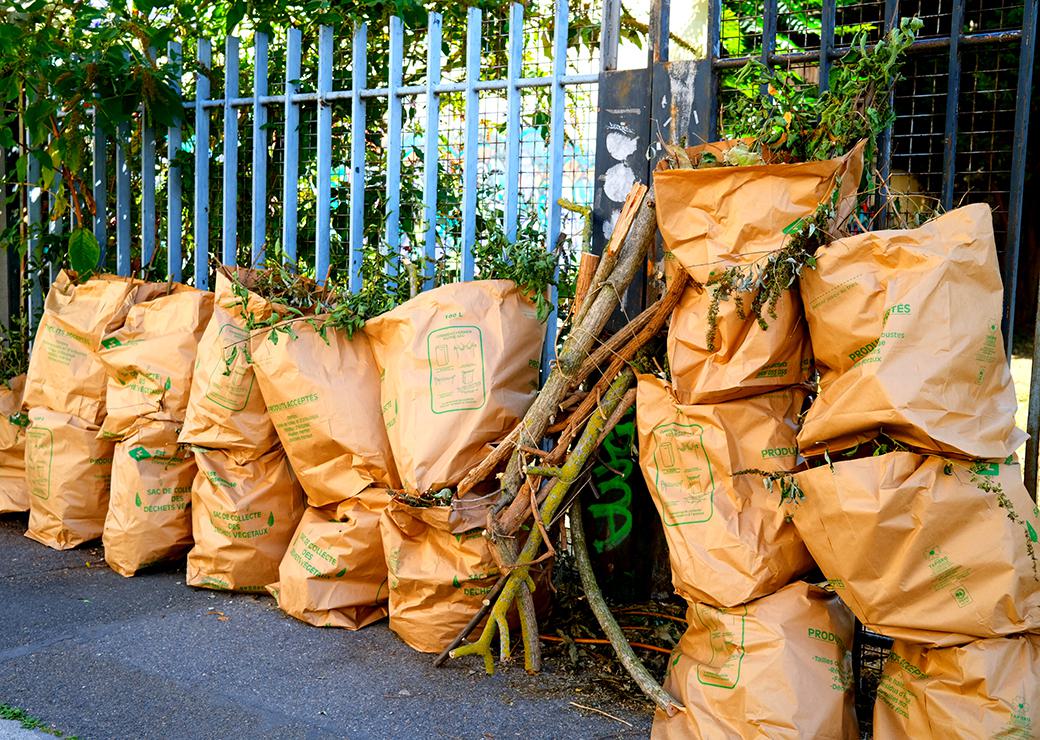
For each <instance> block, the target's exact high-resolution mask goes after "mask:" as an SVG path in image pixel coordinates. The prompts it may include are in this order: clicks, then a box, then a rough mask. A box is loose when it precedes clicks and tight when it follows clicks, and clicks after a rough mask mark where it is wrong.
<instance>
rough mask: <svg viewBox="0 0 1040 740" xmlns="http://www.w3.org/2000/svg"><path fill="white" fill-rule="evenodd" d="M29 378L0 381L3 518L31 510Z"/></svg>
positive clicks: (0, 509) (0, 479) (0, 462)
mask: <svg viewBox="0 0 1040 740" xmlns="http://www.w3.org/2000/svg"><path fill="white" fill-rule="evenodd" d="M24 388H25V376H24V375H18V376H16V377H14V378H11V379H10V380H8V381H7V382H6V383H4V382H2V381H0V514H8V513H10V512H15V511H28V510H29V489H28V488H27V487H26V485H25V425H26V424H27V423H28V419H27V418H26V417H23V416H22V415H21V414H20V413H19V412H20V411H21V409H22V391H23V390H24Z"/></svg>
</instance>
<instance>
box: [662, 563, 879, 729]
mask: <svg viewBox="0 0 1040 740" xmlns="http://www.w3.org/2000/svg"><path fill="white" fill-rule="evenodd" d="M686 620H687V622H688V623H689V627H688V629H687V630H686V633H685V634H684V635H683V637H682V639H681V640H680V641H679V645H678V647H677V648H676V650H675V652H674V653H672V657H671V659H670V660H669V662H668V663H669V664H668V674H667V676H666V677H665V683H664V688H665V690H666V691H668V692H669V693H670V694H671V695H672V696H674V697H675V698H676V699H678V700H679V701H680V702H682V704H683V705H684V706H685V707H686V711H685V712H679V713H678V714H676V715H674V716H673V717H670V718H669V717H667V716H666V715H665V714H664V712H663V711H662V710H660V709H658V710H657V712H656V714H655V715H654V726H653V731H652V732H651V737H652V738H654V739H655V740H687V739H689V740H694V739H696V740H700V739H701V738H711V739H712V740H715V739H716V738H719V739H721V738H740V739H742V740H752V739H754V740H766V739H767V738H768V740H774V739H775V738H790V739H791V740H801V739H802V738H813V739H814V740H854V739H856V738H859V728H858V725H857V722H856V709H855V705H854V703H853V697H852V684H853V681H852V639H853V635H854V621H853V618H852V614H850V613H849V610H848V609H846V608H845V606H844V605H843V604H842V603H841V601H840V600H839V599H838V597H837V596H835V595H834V594H831V593H828V592H827V591H825V590H823V589H821V588H817V587H815V586H810V585H809V584H807V583H802V582H796V583H792V584H791V585H789V586H787V587H786V588H783V589H781V590H780V591H778V592H776V593H775V594H772V595H770V596H764V597H762V598H761V599H758V600H756V601H752V602H751V603H749V604H745V605H743V606H739V607H736V608H733V609H716V608H715V607H711V606H707V605H704V604H691V605H690V607H689V609H688V611H687V613H686Z"/></svg>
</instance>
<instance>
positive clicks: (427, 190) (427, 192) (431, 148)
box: [423, 13, 441, 288]
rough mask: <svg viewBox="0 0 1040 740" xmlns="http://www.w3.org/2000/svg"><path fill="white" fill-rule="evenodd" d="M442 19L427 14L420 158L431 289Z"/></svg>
mask: <svg viewBox="0 0 1040 740" xmlns="http://www.w3.org/2000/svg"><path fill="white" fill-rule="evenodd" d="M440 81H441V15H440V13H430V15H429V22H428V25H427V28H426V131H425V133H424V136H425V139H426V146H425V152H424V154H423V219H424V221H425V233H424V236H423V245H424V246H423V254H424V255H425V257H426V260H427V261H426V268H425V275H426V280H425V281H424V282H425V286H426V287H427V288H432V287H433V271H434V260H435V259H436V258H437V155H438V153H439V146H438V143H439V141H440V133H439V127H440V117H441V116H440V112H441V97H440V95H439V94H438V93H437V89H436V87H437V85H439V84H440Z"/></svg>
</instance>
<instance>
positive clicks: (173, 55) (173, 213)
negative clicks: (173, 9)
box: [166, 41, 184, 282]
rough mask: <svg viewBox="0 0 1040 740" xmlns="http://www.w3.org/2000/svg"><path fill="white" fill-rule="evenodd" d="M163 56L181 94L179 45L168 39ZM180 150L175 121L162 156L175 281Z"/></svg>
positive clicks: (179, 257) (169, 266)
mask: <svg viewBox="0 0 1040 740" xmlns="http://www.w3.org/2000/svg"><path fill="white" fill-rule="evenodd" d="M166 55H167V56H168V57H169V58H170V62H171V63H172V64H173V65H174V67H175V69H176V82H175V83H174V84H175V86H176V90H177V95H178V96H179V95H180V93H181V85H180V71H181V45H180V44H178V43H177V42H176V41H171V42H170V44H169V46H167V50H166ZM180 151H181V124H180V122H179V121H178V122H177V123H175V124H174V125H172V126H170V127H169V128H168V129H167V130H166V159H167V160H168V161H169V163H170V171H169V173H168V175H167V180H166V267H167V270H168V272H169V275H170V279H171V280H174V281H177V282H180V280H181V261H182V259H183V250H182V249H181V238H182V233H183V229H182V226H183V217H184V214H183V213H182V211H181V208H182V204H181V168H180V165H179V164H177V157H178V156H179V154H180Z"/></svg>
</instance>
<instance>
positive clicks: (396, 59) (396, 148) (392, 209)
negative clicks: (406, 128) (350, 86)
mask: <svg viewBox="0 0 1040 740" xmlns="http://www.w3.org/2000/svg"><path fill="white" fill-rule="evenodd" d="M403 74H404V24H403V23H402V22H401V19H400V18H398V17H397V16H391V17H390V68H389V70H388V75H387V115H388V117H389V121H388V125H387V138H388V139H389V142H388V144H389V145H388V147H387V152H386V244H387V248H388V249H389V250H390V253H391V254H392V255H394V259H393V260H391V262H390V264H389V269H390V271H391V275H390V276H391V277H395V276H396V275H397V273H398V270H399V266H400V259H401V125H402V115H403V110H402V106H401V96H400V95H398V94H397V91H398V89H399V88H400V87H401V80H402V77H403Z"/></svg>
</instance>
